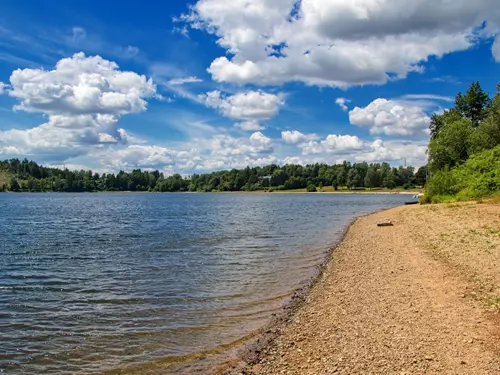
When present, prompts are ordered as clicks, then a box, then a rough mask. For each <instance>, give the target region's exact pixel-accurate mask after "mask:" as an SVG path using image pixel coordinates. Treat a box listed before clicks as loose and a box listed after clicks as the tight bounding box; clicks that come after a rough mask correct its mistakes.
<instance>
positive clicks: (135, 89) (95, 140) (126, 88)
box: [0, 53, 157, 158]
mask: <svg viewBox="0 0 500 375" xmlns="http://www.w3.org/2000/svg"><path fill="white" fill-rule="evenodd" d="M8 95H9V96H11V97H13V98H15V99H17V100H18V101H19V104H17V105H16V106H15V107H14V109H16V110H20V111H26V112H34V113H42V114H44V115H46V116H47V122H46V123H44V124H42V125H40V126H38V127H35V128H33V129H28V130H8V131H2V132H0V149H3V150H4V151H0V152H3V153H5V150H10V151H9V152H11V151H12V149H13V148H15V149H16V150H18V151H19V152H18V154H21V155H22V154H26V155H31V154H34V153H42V154H45V153H54V154H60V155H54V157H58V158H64V157H67V156H70V155H71V156H73V155H75V154H85V153H87V152H88V150H89V147H92V146H103V145H106V144H113V143H125V142H127V137H126V133H125V131H124V130H123V129H119V128H118V121H119V119H120V117H121V116H123V115H126V114H129V113H137V112H143V111H145V110H146V108H147V101H146V100H147V99H149V98H153V97H155V96H157V91H156V86H155V85H154V84H153V82H152V80H151V79H147V78H146V77H145V76H143V75H139V74H137V73H134V72H130V71H121V70H119V67H118V65H117V64H116V63H114V62H112V61H108V60H105V59H103V58H101V57H100V56H91V57H87V56H85V55H84V54H83V53H77V54H75V55H73V56H72V57H70V58H64V59H62V60H60V61H59V62H58V63H57V64H56V66H55V69H53V70H44V69H17V70H15V71H14V72H12V75H11V77H10V90H9V91H8Z"/></svg>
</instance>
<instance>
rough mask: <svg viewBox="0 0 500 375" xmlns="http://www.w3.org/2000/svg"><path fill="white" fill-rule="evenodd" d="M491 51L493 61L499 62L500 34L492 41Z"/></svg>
mask: <svg viewBox="0 0 500 375" xmlns="http://www.w3.org/2000/svg"><path fill="white" fill-rule="evenodd" d="M492 53H493V57H494V59H495V61H496V62H497V63H500V34H499V35H497V36H496V38H495V41H494V42H493V47H492Z"/></svg>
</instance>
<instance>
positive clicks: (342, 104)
mask: <svg viewBox="0 0 500 375" xmlns="http://www.w3.org/2000/svg"><path fill="white" fill-rule="evenodd" d="M350 102H351V101H350V100H349V99H345V98H337V99H335V104H337V105H338V106H339V107H340V108H342V110H343V111H344V112H347V111H348V110H349V108H348V107H347V105H346V104H347V103H350Z"/></svg>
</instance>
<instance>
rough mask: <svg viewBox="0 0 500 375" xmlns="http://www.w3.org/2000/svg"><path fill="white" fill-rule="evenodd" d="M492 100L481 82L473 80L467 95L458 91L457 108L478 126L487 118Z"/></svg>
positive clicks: (474, 125) (473, 124)
mask: <svg viewBox="0 0 500 375" xmlns="http://www.w3.org/2000/svg"><path fill="white" fill-rule="evenodd" d="M490 102H491V99H490V97H489V95H488V94H487V93H485V92H484V91H483V89H482V88H481V85H480V84H479V82H473V83H472V84H471V85H470V87H469V89H468V90H467V93H466V94H465V95H462V93H458V95H457V97H456V98H455V108H456V110H457V112H458V113H459V114H460V115H461V116H463V117H465V118H466V119H468V120H470V121H471V123H472V126H473V127H475V128H477V127H478V126H479V124H480V123H481V122H482V121H483V120H484V119H485V118H486V116H487V113H488V107H489V105H490Z"/></svg>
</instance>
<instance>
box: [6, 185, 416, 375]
mask: <svg viewBox="0 0 500 375" xmlns="http://www.w3.org/2000/svg"><path fill="white" fill-rule="evenodd" d="M407 199H408V197H404V196H399V195H333V194H330V195H327V194H307V195H306V194H303V195H302V194H300V195H295V194H294V195H286V194H283V195H278V194H276V195H273V194H234V195H233V194H0V372H2V371H3V372H4V373H12V374H103V373H105V374H106V373H109V374H131V373H136V372H137V373H141V374H146V373H155V374H156V373H158V374H160V373H161V374H169V373H172V374H181V373H195V372H197V371H198V372H199V373H206V371H208V370H207V369H206V368H208V367H206V368H205V370H204V366H208V365H205V364H204V362H203V361H204V360H206V359H207V356H208V357H210V355H207V356H201V357H197V356H196V354H197V353H201V352H206V353H210V351H211V350H216V351H217V350H219V352H220V351H221V350H222V351H224V350H225V349H220V348H228V347H230V345H229V346H225V345H228V344H231V343H234V342H235V341H238V340H240V339H242V338H244V337H246V336H248V335H249V334H251V333H252V332H254V331H255V330H256V329H258V328H260V327H262V326H263V325H264V324H265V323H266V322H267V321H269V319H270V316H271V314H273V313H275V312H277V311H278V310H279V309H280V308H281V307H282V305H283V304H284V303H285V301H286V300H287V298H288V297H290V296H291V295H292V294H293V292H294V291H295V290H296V289H297V288H299V287H301V286H303V285H304V284H305V283H306V282H307V280H308V279H309V278H310V277H311V276H312V275H314V273H315V269H316V268H317V265H318V264H320V263H321V262H322V261H323V260H324V257H325V254H326V253H327V251H328V249H329V248H330V247H331V246H332V245H333V244H334V243H335V242H336V241H337V240H338V239H339V237H340V236H341V234H342V232H343V230H344V229H345V226H346V225H347V224H348V223H349V221H350V220H351V219H352V218H353V217H355V216H358V215H362V214H366V213H369V212H373V211H375V210H378V209H380V208H384V207H391V206H395V205H400V204H402V203H403V202H404V201H405V200H407ZM217 348H218V349H217ZM204 371H205V372H204Z"/></svg>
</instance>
